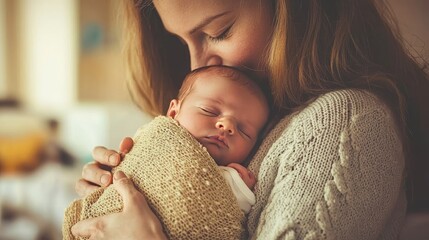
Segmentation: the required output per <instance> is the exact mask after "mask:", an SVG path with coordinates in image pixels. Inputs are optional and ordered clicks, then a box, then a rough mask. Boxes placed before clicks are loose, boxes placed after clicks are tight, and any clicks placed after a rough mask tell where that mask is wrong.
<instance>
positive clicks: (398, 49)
mask: <svg viewBox="0 0 429 240" xmlns="http://www.w3.org/2000/svg"><path fill="white" fill-rule="evenodd" d="M124 3H125V4H124V10H125V19H126V27H125V30H124V32H125V35H126V38H125V39H126V41H127V42H126V49H125V50H126V55H127V56H128V69H129V86H130V92H131V95H132V96H133V98H134V99H135V101H136V102H137V104H138V105H139V106H141V108H142V109H144V110H145V111H146V112H149V113H150V114H152V115H157V114H162V113H165V111H166V109H167V107H168V103H169V101H170V100H171V99H173V98H174V97H175V96H176V95H177V92H178V89H179V87H180V85H181V82H182V80H183V78H184V75H185V74H186V72H187V71H189V55H188V52H187V49H186V48H185V47H184V46H183V45H182V44H181V43H180V42H179V41H178V40H177V39H175V38H174V37H172V36H171V35H169V34H168V33H167V32H166V31H165V30H164V29H163V27H162V23H161V20H160V18H159V16H158V14H157V12H156V10H155V9H154V7H153V4H152V3H151V1H150V0H124ZM272 4H273V9H274V10H275V15H274V25H275V26H274V31H273V36H272V41H271V43H270V48H269V50H268V52H267V68H268V69H267V72H268V73H269V75H270V86H271V89H272V90H271V91H272V94H273V99H274V102H275V104H276V106H277V108H278V109H279V110H280V111H281V112H282V113H283V114H288V113H290V112H292V111H295V110H297V109H301V108H303V107H305V106H306V105H307V104H309V103H310V102H311V101H313V100H314V99H316V98H317V97H318V96H320V95H321V94H324V93H327V92H329V91H333V90H336V89H349V88H354V89H362V90H367V91H370V92H373V93H375V94H376V95H377V96H379V97H380V98H381V99H382V100H383V101H384V102H385V103H386V104H387V105H388V106H389V107H390V108H391V110H392V112H393V114H394V115H395V116H396V120H397V124H398V126H399V129H400V131H401V133H402V137H403V142H404V143H405V147H407V148H408V147H409V148H410V151H409V153H413V156H412V155H411V154H410V155H409V156H408V158H409V159H415V162H414V166H419V165H421V164H424V161H425V160H426V161H428V160H429V156H428V150H427V149H429V143H428V136H429V132H428V129H429V127H428V126H427V124H429V117H428V111H427V110H426V109H425V108H424V106H423V104H424V103H427V102H429V100H428V98H427V97H425V95H426V94H427V93H425V92H424V90H422V89H426V91H427V90H428V89H429V87H428V79H427V75H425V73H424V72H423V71H422V66H419V65H418V64H417V63H416V62H415V61H414V60H413V59H412V57H411V56H410V54H409V53H408V52H407V50H406V49H405V47H404V42H403V39H402V37H401V35H400V34H399V31H398V29H397V28H396V24H395V20H394V17H392V15H391V14H390V11H389V9H388V7H387V6H388V5H387V4H385V3H384V1H382V0H323V1H321V0H273V1H272ZM409 139H411V140H410V141H408V140H409ZM407 143H410V144H407ZM412 163H413V162H412V161H408V165H409V166H408V167H409V168H410V169H412V165H411V164H412ZM409 175H411V176H412V174H409ZM416 178H419V177H418V176H417V177H416ZM420 180H421V179H420ZM412 182H413V181H412ZM420 182H421V181H420ZM414 185H418V184H414ZM417 191H419V190H418V187H417V186H416V192H417ZM416 197H417V198H418V196H416ZM428 201H429V197H428Z"/></svg>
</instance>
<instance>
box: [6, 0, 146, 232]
mask: <svg viewBox="0 0 429 240" xmlns="http://www.w3.org/2000/svg"><path fill="white" fill-rule="evenodd" d="M118 3H119V1H115V0H0V216H1V218H0V239H11V240H12V239H13V240H15V239H16V240H17V239H62V237H61V232H60V231H61V224H62V219H63V212H64V209H65V208H66V207H67V206H68V204H69V203H70V202H71V201H72V200H73V199H75V198H77V196H76V194H75V191H74V183H75V182H76V180H77V179H78V178H79V176H80V172H81V169H82V165H83V164H84V163H86V162H88V161H91V160H92V158H91V151H92V148H93V147H95V146H97V145H102V146H106V147H109V148H113V149H117V147H118V145H119V143H120V141H121V139H122V138H123V137H125V136H133V134H134V132H135V131H136V129H137V128H138V127H139V126H141V125H142V124H144V123H145V122H147V121H149V120H150V118H149V117H148V116H147V115H145V114H144V113H142V112H141V111H140V110H139V109H137V107H136V106H135V105H134V104H133V103H132V101H131V100H130V98H129V96H128V92H127V88H126V84H125V73H124V66H123V62H122V57H121V43H120V36H121V21H120V19H118V17H117V15H118Z"/></svg>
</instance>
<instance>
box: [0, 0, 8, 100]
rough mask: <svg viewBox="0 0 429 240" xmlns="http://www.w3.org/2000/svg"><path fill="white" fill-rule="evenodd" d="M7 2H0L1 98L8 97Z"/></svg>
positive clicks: (1, 0)
mask: <svg viewBox="0 0 429 240" xmlns="http://www.w3.org/2000/svg"><path fill="white" fill-rule="evenodd" d="M7 94H8V92H7V71H6V1H5V0H0V98H2V97H5V96H7Z"/></svg>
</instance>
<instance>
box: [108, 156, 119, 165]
mask: <svg viewBox="0 0 429 240" xmlns="http://www.w3.org/2000/svg"><path fill="white" fill-rule="evenodd" d="M109 163H110V164H112V165H114V166H116V165H117V164H118V156H117V154H112V155H110V156H109Z"/></svg>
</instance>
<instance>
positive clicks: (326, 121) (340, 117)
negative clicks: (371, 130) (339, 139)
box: [287, 89, 395, 128]
mask: <svg viewBox="0 0 429 240" xmlns="http://www.w3.org/2000/svg"><path fill="white" fill-rule="evenodd" d="M377 116H378V117H381V118H383V119H384V120H387V121H389V122H392V123H394V122H395V121H394V118H393V115H392V113H391V111H390V109H389V107H388V106H387V105H386V104H385V103H384V102H383V101H382V100H381V99H380V98H379V97H378V96H376V95H375V94H373V93H370V92H368V91H363V90H358V89H345V90H336V91H332V92H328V93H326V94H324V95H321V96H320V97H318V98H317V99H316V100H314V101H313V102H311V103H310V104H309V105H308V106H306V107H305V108H303V109H302V110H300V111H299V112H296V113H294V114H293V115H292V116H290V117H289V118H290V119H288V120H287V121H288V122H290V124H289V127H293V126H294V125H299V126H305V127H311V128H326V127H327V126H330V127H336V128H344V127H347V126H350V124H351V123H352V122H354V121H356V120H357V119H362V118H365V119H366V120H368V121H372V120H377V119H379V118H377ZM308 125H311V126H308Z"/></svg>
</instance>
